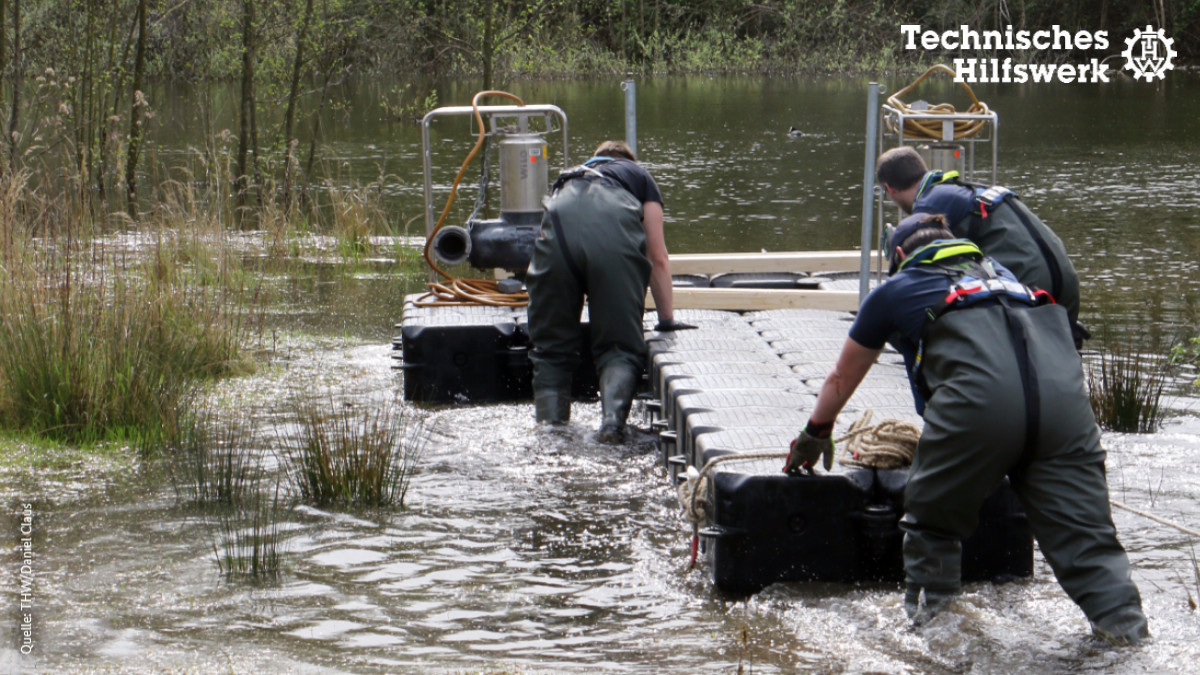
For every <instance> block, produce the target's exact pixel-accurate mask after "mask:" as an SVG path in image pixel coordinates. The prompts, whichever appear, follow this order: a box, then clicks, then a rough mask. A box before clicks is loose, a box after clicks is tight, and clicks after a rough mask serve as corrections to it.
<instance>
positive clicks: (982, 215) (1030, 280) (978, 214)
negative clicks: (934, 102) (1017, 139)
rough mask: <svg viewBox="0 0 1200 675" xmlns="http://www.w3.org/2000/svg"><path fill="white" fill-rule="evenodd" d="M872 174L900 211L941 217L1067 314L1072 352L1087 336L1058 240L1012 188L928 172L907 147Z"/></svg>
mask: <svg viewBox="0 0 1200 675" xmlns="http://www.w3.org/2000/svg"><path fill="white" fill-rule="evenodd" d="M875 175H876V178H877V179H878V180H879V184H880V185H882V186H883V188H884V190H885V191H886V192H887V194H888V196H889V197H890V198H891V200H892V201H893V202H895V203H896V205H898V206H899V207H900V208H901V209H902V210H903V211H904V212H905V213H929V214H941V215H943V216H945V218H946V221H947V222H948V223H949V224H950V231H951V232H953V233H954V235H955V236H958V237H962V238H963V239H970V240H971V241H973V242H975V244H976V245H977V246H979V248H980V249H982V250H983V252H984V254H985V255H987V256H988V257H990V258H993V259H995V260H996V261H997V262H999V263H1000V264H1001V265H1004V266H1005V267H1007V268H1008V269H1009V271H1011V272H1012V273H1013V274H1015V275H1016V277H1017V279H1018V280H1019V281H1020V282H1021V283H1023V284H1025V285H1026V286H1031V287H1033V288H1039V289H1042V290H1044V291H1046V292H1047V293H1050V294H1051V295H1052V296H1054V300H1055V302H1057V303H1058V304H1060V305H1062V306H1063V307H1065V308H1066V310H1067V318H1068V320H1069V321H1070V323H1071V330H1072V335H1073V337H1074V339H1075V344H1076V348H1079V347H1082V345H1083V341H1084V340H1085V339H1087V338H1088V337H1090V334H1089V333H1088V331H1087V330H1086V329H1085V328H1084V327H1083V326H1082V325H1081V324H1080V323H1079V276H1078V275H1077V274H1076V272H1075V267H1074V266H1073V265H1072V264H1071V259H1070V258H1069V257H1068V256H1067V250H1066V248H1065V247H1064V246H1063V243H1062V240H1061V239H1059V237H1058V235H1056V234H1055V233H1054V231H1053V230H1051V229H1050V228H1049V227H1048V226H1047V225H1046V224H1045V223H1044V222H1042V220H1041V219H1040V218H1038V217H1037V216H1036V215H1035V214H1034V213H1033V211H1031V210H1030V209H1029V207H1028V206H1026V205H1025V203H1024V202H1023V201H1021V200H1020V198H1018V197H1017V195H1016V194H1014V193H1013V192H1012V191H1011V190H1009V189H1008V188H1005V187H1001V186H999V185H992V186H988V185H976V184H974V183H967V182H964V181H963V180H962V179H961V178H960V177H959V175H958V172H957V171H945V172H943V171H929V170H928V169H927V167H926V165H925V160H924V159H922V158H921V155H920V154H919V153H917V151H916V150H914V149H913V148H912V147H910V146H907V145H905V146H901V147H899V148H892V149H891V150H888V151H887V152H885V153H883V154H881V155H880V156H879V159H878V160H877V161H876V163H875Z"/></svg>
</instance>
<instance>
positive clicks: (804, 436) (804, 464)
mask: <svg viewBox="0 0 1200 675" xmlns="http://www.w3.org/2000/svg"><path fill="white" fill-rule="evenodd" d="M832 431H833V424H832V423H830V424H822V425H814V424H813V423H812V422H809V423H808V426H806V427H804V430H803V431H801V432H800V435H799V436H797V437H796V439H795V440H793V441H792V444H791V446H789V447H788V456H787V464H785V465H784V467H783V470H784V472H785V473H788V474H791V475H799V474H800V470H801V469H804V470H806V471H807V472H808V473H812V472H813V468H814V467H815V466H816V465H817V460H818V459H821V458H822V457H824V458H825V470H826V471H830V470H832V469H833V439H832V438H830V434H831V433H832Z"/></svg>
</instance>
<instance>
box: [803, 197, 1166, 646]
mask: <svg viewBox="0 0 1200 675" xmlns="http://www.w3.org/2000/svg"><path fill="white" fill-rule="evenodd" d="M889 250H891V251H892V258H893V263H894V267H895V270H896V271H895V272H894V274H893V275H892V276H891V278H889V279H888V280H887V281H886V282H884V283H883V284H881V285H880V286H878V287H877V288H875V290H874V291H872V292H871V294H870V295H869V296H867V299H866V301H865V302H864V303H863V305H862V307H861V309H860V310H859V313H858V316H857V317H856V318H855V321H854V323H853V324H852V326H851V328H850V335H849V338H848V339H847V340H846V343H845V345H844V346H843V347H842V351H841V354H840V356H839V357H838V360H837V363H836V365H835V366H834V367H833V370H831V371H830V373H829V375H828V376H827V377H826V379H825V382H824V384H823V385H822V387H821V391H820V394H819V396H818V399H817V403H816V406H815V408H814V410H813V413H812V416H811V417H810V418H809V421H808V425H807V426H806V427H805V429H804V430H803V431H802V432H801V433H800V435H799V437H798V438H797V439H796V440H795V441H793V443H792V447H791V452H790V453H789V455H788V460H787V464H786V466H785V467H784V468H785V470H786V471H789V472H797V471H800V470H801V469H808V470H811V469H812V468H813V467H814V466H815V465H816V463H817V462H818V461H819V460H820V459H821V458H822V457H824V463H825V468H826V470H828V469H829V468H830V467H831V466H832V458H833V441H832V440H831V438H830V432H831V430H832V428H833V424H834V421H835V419H836V418H837V415H838V413H839V412H840V411H841V409H842V407H843V406H844V405H845V403H846V401H847V400H848V399H849V398H850V396H851V395H852V394H853V393H854V390H855V389H856V388H857V387H858V385H859V383H860V382H862V379H863V377H864V376H865V375H866V374H867V371H868V370H870V368H871V365H872V364H873V363H874V362H875V359H876V357H877V356H878V355H879V353H880V350H881V349H882V348H883V346H884V343H885V342H890V343H891V344H892V345H893V346H894V347H895V348H896V349H897V351H899V352H900V353H901V354H902V355H903V356H904V361H905V365H906V367H907V368H908V373H909V379H910V382H911V383H912V385H913V396H914V400H915V402H916V406H917V412H918V413H920V414H921V415H922V417H923V418H924V421H925V424H924V430H923V431H922V433H921V437H920V440H919V442H918V443H917V449H916V454H915V456H914V458H913V465H912V469H911V470H910V473H909V478H908V484H907V486H906V487H905V490H904V516H903V518H902V519H901V521H900V527H901V529H902V530H903V531H904V544H903V552H904V570H905V594H904V607H905V610H906V611H907V613H908V615H909V616H910V617H911V618H912V619H913V620H914V622H916V623H918V624H919V623H923V622H924V621H926V620H928V619H929V618H931V617H932V616H933V615H934V614H936V613H937V612H939V611H941V610H942V609H943V608H945V607H946V605H947V604H949V602H950V600H951V599H952V598H953V596H954V595H955V594H956V593H958V591H959V589H960V585H961V581H960V576H961V575H960V572H961V569H960V567H961V559H962V545H961V542H962V540H963V538H965V537H967V536H969V535H970V534H971V532H972V531H974V530H975V527H976V525H977V524H978V514H979V509H980V507H981V506H982V503H983V501H984V499H985V498H986V497H987V496H988V495H990V494H992V493H993V492H994V491H995V490H996V488H997V487H999V485H1000V483H1001V481H1002V480H1003V479H1004V477H1005V475H1007V476H1008V478H1009V480H1010V482H1011V484H1012V488H1013V490H1014V491H1015V493H1016V494H1017V497H1018V498H1019V499H1020V501H1021V505H1022V507H1023V508H1024V510H1025V513H1026V514H1027V515H1028V517H1029V523H1030V525H1031V527H1032V529H1033V533H1034V536H1035V537H1037V540H1038V544H1039V545H1040V547H1041V551H1042V554H1043V555H1045V557H1046V560H1047V561H1048V562H1049V563H1050V567H1051V568H1052V569H1053V570H1054V574H1055V576H1056V577H1057V578H1058V582H1059V584H1060V585H1061V586H1062V588H1063V590H1065V591H1066V592H1067V595H1069V596H1070V597H1071V599H1072V600H1074V601H1075V602H1076V603H1077V604H1078V605H1079V606H1080V608H1082V609H1083V612H1084V614H1085V615H1087V618H1088V620H1089V621H1090V622H1091V626H1092V629H1093V632H1094V634H1095V635H1096V636H1098V637H1100V638H1103V639H1105V640H1108V641H1110V642H1112V643H1115V644H1134V643H1137V642H1139V641H1141V640H1142V639H1144V638H1146V637H1148V636H1149V632H1148V630H1147V626H1146V617H1145V615H1144V614H1143V613H1142V606H1141V596H1140V595H1139V594H1138V590H1137V587H1136V586H1135V585H1134V583H1133V581H1132V580H1131V578H1130V567H1129V559H1128V558H1127V556H1126V555H1125V550H1124V549H1123V548H1122V547H1121V544H1120V543H1119V542H1118V541H1117V536H1116V529H1115V527H1114V526H1113V521H1112V513H1111V511H1110V507H1109V501H1108V485H1107V483H1106V480H1105V472H1104V458H1105V455H1104V450H1103V449H1102V448H1101V447H1100V432H1099V429H1098V428H1097V426H1096V421H1095V418H1094V417H1093V415H1092V410H1091V406H1090V404H1089V402H1088V396H1087V392H1086V390H1085V387H1084V382H1083V371H1082V367H1081V363H1080V357H1079V354H1078V352H1077V351H1076V350H1075V346H1074V343H1073V341H1072V337H1071V329H1070V326H1069V325H1068V323H1067V312H1066V310H1065V308H1064V307H1063V306H1062V305H1057V304H1053V302H1052V301H1051V300H1050V299H1049V296H1048V294H1047V293H1045V292H1044V291H1033V290H1031V289H1030V288H1029V287H1027V286H1025V285H1023V284H1020V283H1019V282H1017V281H1016V279H1015V277H1014V276H1013V275H1012V273H1011V272H1009V271H1008V270H1007V269H1005V268H1004V267H1003V266H1001V265H1000V264H998V263H995V262H994V261H992V260H991V259H990V258H984V256H983V254H982V253H981V252H980V249H979V247H977V246H976V245H974V244H973V243H972V242H970V241H968V240H965V239H955V238H954V235H953V234H952V233H951V232H950V231H949V230H948V229H947V227H946V220H945V219H944V218H943V217H942V216H940V215H935V216H930V215H928V214H917V215H914V216H910V217H909V218H907V219H905V220H904V221H902V222H901V223H900V225H899V227H897V229H896V231H895V232H894V233H893V237H892V242H891V244H890V245H889Z"/></svg>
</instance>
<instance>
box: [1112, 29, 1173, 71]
mask: <svg viewBox="0 0 1200 675" xmlns="http://www.w3.org/2000/svg"><path fill="white" fill-rule="evenodd" d="M1174 44H1175V40H1173V39H1172V38H1169V37H1167V35H1166V33H1165V32H1164V31H1163V29H1161V28H1159V29H1157V30H1155V29H1154V28H1152V27H1150V26H1146V30H1142V29H1140V28H1139V29H1135V30H1134V31H1133V37H1131V38H1126V40H1125V51H1123V52H1121V56H1122V57H1124V58H1125V68H1124V69H1125V70H1132V71H1133V78H1134V79H1135V80H1137V79H1142V80H1145V81H1147V82H1153V81H1154V80H1155V79H1159V80H1161V79H1163V78H1165V77H1166V76H1167V71H1168V70H1172V69H1173V68H1175V63H1174V59H1175V57H1176V56H1179V52H1177V51H1175V50H1174V49H1172V46H1173V45H1174Z"/></svg>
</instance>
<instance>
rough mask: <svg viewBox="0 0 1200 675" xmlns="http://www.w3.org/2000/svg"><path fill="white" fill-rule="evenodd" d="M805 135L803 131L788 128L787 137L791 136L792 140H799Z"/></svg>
mask: <svg viewBox="0 0 1200 675" xmlns="http://www.w3.org/2000/svg"><path fill="white" fill-rule="evenodd" d="M805 135H806V134H805V133H804V132H803V131H800V130H799V129H797V128H796V127H790V128H789V129H788V136H791V137H792V138H800V137H801V136H805Z"/></svg>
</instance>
